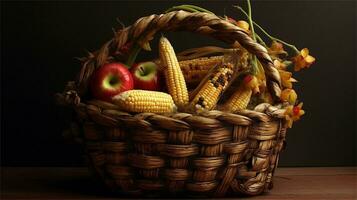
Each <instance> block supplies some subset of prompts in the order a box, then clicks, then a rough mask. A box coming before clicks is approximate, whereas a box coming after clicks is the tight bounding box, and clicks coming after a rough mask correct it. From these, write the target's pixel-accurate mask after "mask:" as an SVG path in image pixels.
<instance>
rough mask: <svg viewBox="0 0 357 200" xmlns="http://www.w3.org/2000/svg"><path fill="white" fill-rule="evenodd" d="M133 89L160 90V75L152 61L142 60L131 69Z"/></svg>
mask: <svg viewBox="0 0 357 200" xmlns="http://www.w3.org/2000/svg"><path fill="white" fill-rule="evenodd" d="M131 73H132V75H133V79H134V87H135V89H142V90H154V91H158V90H160V81H161V78H160V75H159V71H158V66H157V65H156V64H155V63H154V62H142V63H138V64H136V65H134V66H133V67H132V69H131Z"/></svg>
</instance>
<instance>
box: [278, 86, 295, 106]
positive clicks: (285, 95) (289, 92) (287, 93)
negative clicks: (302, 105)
mask: <svg viewBox="0 0 357 200" xmlns="http://www.w3.org/2000/svg"><path fill="white" fill-rule="evenodd" d="M280 99H281V100H282V101H286V102H289V104H290V105H294V104H295V102H296V99H297V94H296V92H295V90H293V89H285V90H283V91H282V92H281V95H280Z"/></svg>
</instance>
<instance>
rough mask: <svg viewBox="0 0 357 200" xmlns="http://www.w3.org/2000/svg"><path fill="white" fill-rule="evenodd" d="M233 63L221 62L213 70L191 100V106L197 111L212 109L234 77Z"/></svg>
mask: <svg viewBox="0 0 357 200" xmlns="http://www.w3.org/2000/svg"><path fill="white" fill-rule="evenodd" d="M233 67H234V66H233V65H232V64H231V63H227V64H224V63H221V64H220V65H217V66H216V67H215V69H213V70H212V72H211V74H210V75H209V78H208V79H207V80H204V81H205V82H204V83H203V85H201V86H200V88H199V91H198V93H197V94H196V95H195V96H194V98H193V100H192V101H191V102H190V107H191V108H193V109H194V110H195V111H203V110H212V109H213V108H215V107H216V104H217V102H218V100H219V98H220V96H221V95H222V94H223V92H224V91H225V89H226V88H227V87H228V84H229V82H230V81H231V79H232V78H233V74H234V69H233Z"/></svg>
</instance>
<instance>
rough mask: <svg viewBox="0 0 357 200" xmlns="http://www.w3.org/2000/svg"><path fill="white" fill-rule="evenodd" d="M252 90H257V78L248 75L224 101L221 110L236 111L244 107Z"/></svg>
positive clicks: (255, 91)
mask: <svg viewBox="0 0 357 200" xmlns="http://www.w3.org/2000/svg"><path fill="white" fill-rule="evenodd" d="M253 91H254V93H257V92H259V87H258V80H257V78H256V77H255V76H251V75H248V76H246V77H245V78H244V80H243V84H242V85H241V86H240V87H239V89H238V90H237V91H236V92H235V93H233V95H232V96H231V97H230V98H229V99H228V100H227V101H226V102H225V103H224V105H223V110H225V111H229V112H237V111H239V110H244V109H246V108H247V106H248V104H249V101H250V98H251V96H252V93H253Z"/></svg>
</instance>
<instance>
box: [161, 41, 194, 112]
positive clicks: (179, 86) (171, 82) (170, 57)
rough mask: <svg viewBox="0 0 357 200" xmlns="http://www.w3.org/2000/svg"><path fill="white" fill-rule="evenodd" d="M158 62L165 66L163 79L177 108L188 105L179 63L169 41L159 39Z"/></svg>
mask: <svg viewBox="0 0 357 200" xmlns="http://www.w3.org/2000/svg"><path fill="white" fill-rule="evenodd" d="M159 53H160V60H161V63H162V64H163V66H165V68H164V69H165V78H166V84H167V88H168V91H169V93H170V94H171V96H172V98H173V100H174V102H175V104H176V105H178V106H180V107H181V106H185V105H186V104H188V91H187V87H186V82H185V78H184V76H183V74H182V71H181V69H180V65H179V62H178V61H177V57H176V54H175V51H174V49H173V47H172V46H171V44H170V42H169V40H168V39H167V38H165V37H161V39H160V42H159Z"/></svg>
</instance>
